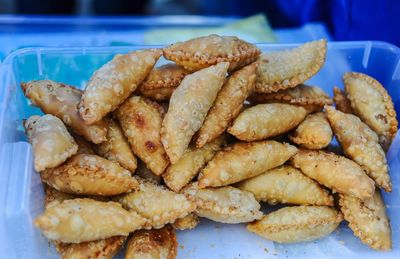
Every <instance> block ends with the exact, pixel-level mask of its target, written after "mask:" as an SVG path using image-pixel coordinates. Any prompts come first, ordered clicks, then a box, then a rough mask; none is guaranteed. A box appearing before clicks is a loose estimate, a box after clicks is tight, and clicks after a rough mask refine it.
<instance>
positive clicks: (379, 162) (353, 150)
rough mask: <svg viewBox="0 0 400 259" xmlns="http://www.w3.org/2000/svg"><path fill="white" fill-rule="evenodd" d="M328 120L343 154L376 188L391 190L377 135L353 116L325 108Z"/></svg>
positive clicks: (387, 169)
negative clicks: (351, 160)
mask: <svg viewBox="0 0 400 259" xmlns="http://www.w3.org/2000/svg"><path fill="white" fill-rule="evenodd" d="M325 110H326V113H327V115H328V119H329V121H330V123H331V125H332V129H333V131H334V132H335V135H336V138H337V140H338V141H339V143H340V144H341V146H342V148H343V151H344V153H345V154H346V155H347V156H348V157H350V158H351V159H353V160H354V161H355V162H356V163H357V164H359V165H360V166H361V167H362V168H363V169H364V171H365V172H366V173H367V174H368V175H369V176H370V177H371V178H372V179H373V180H375V184H376V186H378V187H380V188H383V189H384V190H385V191H387V192H390V191H391V190H392V183H391V181H390V176H389V167H388V164H387V161H386V155H385V152H384V151H383V149H382V146H381V145H380V144H379V139H378V135H377V134H376V133H375V132H374V131H373V130H371V129H370V128H369V127H368V126H367V125H366V124H365V123H363V122H362V121H361V120H360V119H359V118H358V117H357V116H355V115H353V114H347V113H343V112H341V111H337V110H336V109H335V108H333V107H331V106H327V107H325Z"/></svg>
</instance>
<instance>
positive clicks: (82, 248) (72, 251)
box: [45, 186, 126, 259]
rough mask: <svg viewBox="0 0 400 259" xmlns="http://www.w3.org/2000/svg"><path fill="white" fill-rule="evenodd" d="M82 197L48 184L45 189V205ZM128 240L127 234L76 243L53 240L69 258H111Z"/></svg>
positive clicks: (48, 205)
mask: <svg viewBox="0 0 400 259" xmlns="http://www.w3.org/2000/svg"><path fill="white" fill-rule="evenodd" d="M76 198H80V196H77V195H74V194H69V193H63V192H60V191H57V190H56V189H54V188H52V187H49V186H46V190H45V207H46V208H49V207H51V206H54V205H56V204H60V203H62V202H63V201H64V200H72V199H76ZM125 240H126V237H125V236H115V237H110V238H106V239H100V240H96V241H88V242H82V243H78V244H74V243H62V242H60V241H56V240H53V241H52V242H53V244H54V246H55V248H56V250H57V252H58V253H59V254H60V255H61V258H62V259H69V258H98V257H101V258H107V259H111V258H113V256H115V255H116V254H117V253H118V251H119V250H120V249H121V248H122V246H123V244H124V242H125Z"/></svg>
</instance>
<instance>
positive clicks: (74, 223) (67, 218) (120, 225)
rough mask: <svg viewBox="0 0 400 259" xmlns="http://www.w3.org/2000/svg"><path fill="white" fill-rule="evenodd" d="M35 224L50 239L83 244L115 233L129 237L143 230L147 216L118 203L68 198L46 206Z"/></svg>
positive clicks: (115, 234)
mask: <svg viewBox="0 0 400 259" xmlns="http://www.w3.org/2000/svg"><path fill="white" fill-rule="evenodd" d="M34 223H35V225H36V227H38V228H39V229H40V230H41V231H42V232H43V234H44V235H45V236H46V237H47V238H48V239H50V240H58V241H61V242H65V243H81V242H85V241H93V240H99V239H104V238H109V237H112V236H127V235H128V234H129V233H130V232H133V231H135V230H137V229H140V228H141V227H142V226H143V224H144V223H145V219H144V218H142V217H141V216H139V215H138V214H137V213H135V212H133V211H127V210H125V209H123V208H122V207H121V205H120V204H119V203H116V202H111V201H109V202H103V201H95V200H92V199H87V198H86V199H73V200H65V201H63V202H62V203H60V204H56V205H54V206H50V207H48V208H46V210H45V212H44V213H43V214H42V215H40V216H38V217H37V218H36V219H35V222H34Z"/></svg>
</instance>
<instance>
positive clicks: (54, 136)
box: [24, 114, 78, 172]
mask: <svg viewBox="0 0 400 259" xmlns="http://www.w3.org/2000/svg"><path fill="white" fill-rule="evenodd" d="M24 127H25V131H26V135H27V137H28V140H29V142H30V143H31V144H32V149H33V155H34V166H35V170H36V171H37V172H41V171H43V170H45V169H47V168H54V167H57V166H59V165H60V164H62V163H63V162H64V161H65V160H67V159H68V158H69V157H70V156H72V155H74V154H75V153H76V152H77V151H78V145H77V144H76V142H75V140H74V138H73V137H72V136H71V134H69V132H68V130H67V128H66V127H65V126H64V123H63V122H62V121H61V120H60V119H59V118H57V117H55V116H53V115H50V114H47V115H43V116H42V117H40V116H36V115H34V116H31V117H29V118H28V119H27V120H26V121H25V122H24Z"/></svg>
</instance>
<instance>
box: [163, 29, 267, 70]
mask: <svg viewBox="0 0 400 259" xmlns="http://www.w3.org/2000/svg"><path fill="white" fill-rule="evenodd" d="M163 52H164V57H165V58H166V59H168V60H172V61H174V62H175V63H177V64H179V65H181V66H183V67H185V68H186V69H187V70H190V71H196V70H199V69H203V68H206V67H209V66H212V65H215V64H217V63H221V62H229V69H228V70H229V71H230V72H231V71H234V70H236V69H239V68H241V67H244V66H246V65H248V64H250V63H252V62H254V61H255V60H256V59H257V57H258V56H259V55H260V53H261V51H260V50H259V49H258V48H257V47H256V46H254V45H253V44H250V43H248V42H246V41H244V40H241V39H239V38H238V37H235V36H219V35H216V34H211V35H208V36H204V37H198V38H194V39H191V40H188V41H184V42H177V43H174V44H172V45H170V46H168V47H166V48H164V49H163Z"/></svg>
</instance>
